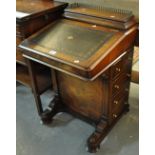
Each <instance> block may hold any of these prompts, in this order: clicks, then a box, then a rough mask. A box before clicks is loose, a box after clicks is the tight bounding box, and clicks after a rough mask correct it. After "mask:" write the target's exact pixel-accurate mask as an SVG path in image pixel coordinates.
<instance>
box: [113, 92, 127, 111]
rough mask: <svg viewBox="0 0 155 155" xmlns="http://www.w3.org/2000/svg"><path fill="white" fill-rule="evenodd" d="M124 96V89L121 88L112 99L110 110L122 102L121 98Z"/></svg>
mask: <svg viewBox="0 0 155 155" xmlns="http://www.w3.org/2000/svg"><path fill="white" fill-rule="evenodd" d="M124 97H125V90H122V91H121V92H120V93H119V94H117V95H116V96H115V97H114V98H113V99H112V103H111V110H112V111H114V110H115V109H117V108H118V107H119V106H121V104H122V100H123V99H124Z"/></svg>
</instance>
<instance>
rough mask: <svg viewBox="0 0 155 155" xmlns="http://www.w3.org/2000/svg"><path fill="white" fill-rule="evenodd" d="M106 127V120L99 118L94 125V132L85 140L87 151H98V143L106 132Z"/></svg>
mask: <svg viewBox="0 0 155 155" xmlns="http://www.w3.org/2000/svg"><path fill="white" fill-rule="evenodd" d="M107 129H108V125H107V122H106V121H105V120H104V119H103V118H101V120H100V122H99V123H98V125H97V126H96V130H95V132H94V133H93V134H92V135H91V136H90V137H89V138H88V140H87V146H88V152H90V153H95V152H97V151H98V149H99V148H100V143H101V142H102V140H103V139H104V137H105V136H106V134H107Z"/></svg>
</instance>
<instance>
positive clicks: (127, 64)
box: [111, 50, 133, 80]
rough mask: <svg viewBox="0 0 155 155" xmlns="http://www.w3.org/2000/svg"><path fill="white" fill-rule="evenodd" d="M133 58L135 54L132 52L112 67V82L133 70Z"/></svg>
mask: <svg viewBox="0 0 155 155" xmlns="http://www.w3.org/2000/svg"><path fill="white" fill-rule="evenodd" d="M132 57H133V52H132V50H130V51H128V52H127V53H126V54H125V55H124V56H123V57H122V58H120V59H119V60H118V61H117V62H116V63H115V64H114V65H113V66H112V67H111V79H112V80H115V79H116V78H117V77H118V76H119V75H120V74H121V73H122V72H124V71H126V70H127V71H130V70H131V66H132Z"/></svg>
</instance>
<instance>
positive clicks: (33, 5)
mask: <svg viewBox="0 0 155 155" xmlns="http://www.w3.org/2000/svg"><path fill="white" fill-rule="evenodd" d="M66 6H67V3H63V2H54V1H51V0H16V19H17V20H18V21H23V20H24V21H25V20H28V19H30V18H33V17H36V16H40V15H42V14H45V13H48V12H51V11H56V10H58V9H60V8H65V7H66Z"/></svg>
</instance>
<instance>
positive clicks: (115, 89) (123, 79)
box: [112, 73, 130, 96]
mask: <svg viewBox="0 0 155 155" xmlns="http://www.w3.org/2000/svg"><path fill="white" fill-rule="evenodd" d="M129 83H130V80H129V78H128V74H127V73H124V74H122V75H121V76H120V77H119V78H118V79H116V80H115V81H113V82H112V96H116V95H117V94H118V93H120V91H122V90H123V89H125V87H126V85H127V84H129Z"/></svg>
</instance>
